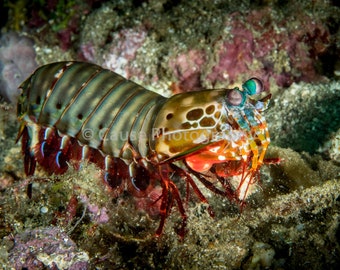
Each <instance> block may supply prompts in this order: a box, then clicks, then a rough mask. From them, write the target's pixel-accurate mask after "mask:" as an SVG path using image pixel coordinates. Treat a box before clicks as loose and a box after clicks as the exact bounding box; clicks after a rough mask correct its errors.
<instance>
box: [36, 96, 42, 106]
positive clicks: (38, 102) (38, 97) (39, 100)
mask: <svg viewBox="0 0 340 270" xmlns="http://www.w3.org/2000/svg"><path fill="white" fill-rule="evenodd" d="M40 102H41V97H40V96H37V99H36V100H35V103H37V104H38V105H39V104H40Z"/></svg>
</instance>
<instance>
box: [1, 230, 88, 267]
mask: <svg viewBox="0 0 340 270" xmlns="http://www.w3.org/2000/svg"><path fill="white" fill-rule="evenodd" d="M7 241H13V246H12V247H11V249H10V251H9V254H8V260H9V263H10V265H12V267H14V268H15V269H23V268H25V269H46V268H45V267H48V268H49V269H73V270H77V269H84V270H85V269H89V264H88V260H89V257H88V254H87V253H86V252H84V251H80V250H78V248H77V246H76V244H75V243H74V242H73V241H72V240H71V239H70V238H69V236H68V235H67V234H66V233H64V232H63V231H61V230H60V228H58V227H45V228H38V229H34V230H31V229H29V230H26V231H24V232H22V233H20V234H18V235H15V236H14V237H13V239H8V240H7Z"/></svg>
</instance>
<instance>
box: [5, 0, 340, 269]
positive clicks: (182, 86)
mask: <svg viewBox="0 0 340 270" xmlns="http://www.w3.org/2000/svg"><path fill="white" fill-rule="evenodd" d="M66 2H67V1H33V2H30V3H27V1H22V0H18V1H16V3H15V4H14V5H12V6H10V5H8V3H9V1H5V2H4V3H1V4H0V5H1V7H3V5H4V12H5V11H8V14H7V15H6V16H4V17H1V22H2V26H3V28H2V39H1V47H0V69H1V81H0V95H1V96H3V97H4V98H6V100H7V101H12V102H15V96H16V95H17V93H18V92H17V88H16V87H17V85H18V84H20V83H21V81H22V80H23V79H24V77H25V76H27V75H29V73H30V72H31V71H32V70H33V69H34V68H35V67H36V64H35V59H36V61H37V62H38V64H39V65H41V64H46V63H49V62H54V61H61V60H86V61H90V62H94V63H97V64H99V65H106V66H107V67H109V68H112V69H113V70H116V71H118V72H120V73H121V74H122V75H125V76H128V77H129V78H131V79H133V80H137V81H138V82H140V83H141V84H143V85H144V86H145V87H146V88H148V89H152V90H155V91H157V92H159V93H162V94H167V95H170V94H172V93H174V92H182V91H191V90H196V89H199V88H209V87H210V88H211V87H216V88H217V87H230V85H231V84H233V83H235V84H236V83H238V82H240V81H244V80H245V79H248V78H249V77H251V76H258V77H259V78H261V79H263V80H264V81H265V85H266V87H267V88H269V89H270V90H271V91H272V92H273V98H272V102H271V104H270V108H269V110H268V111H266V112H265V116H266V119H267V122H268V126H269V129H270V130H269V131H270V135H271V140H272V143H271V145H270V146H269V149H268V155H267V158H268V159H267V161H266V162H267V164H265V165H264V166H263V167H262V170H261V176H260V179H261V182H259V183H258V191H257V192H255V193H254V194H253V195H252V196H250V198H249V200H248V201H247V204H246V205H245V206H244V207H243V208H242V209H240V207H239V206H238V205H237V204H235V203H232V202H230V201H228V200H227V199H223V198H221V197H218V196H214V195H212V193H211V192H209V190H207V189H205V188H204V187H201V186H199V188H200V189H202V191H203V193H204V195H205V197H206V198H207V199H208V200H209V203H210V205H211V207H212V209H213V210H214V212H215V217H214V218H213V219H212V218H211V217H210V215H209V214H208V211H207V210H208V209H207V207H206V205H205V204H201V203H199V202H198V200H197V198H196V199H195V198H194V197H195V196H191V194H190V196H189V197H190V198H189V200H188V202H187V203H186V204H185V207H186V211H187V214H188V220H187V233H186V235H185V237H184V239H183V240H180V239H179V238H178V236H177V235H176V233H175V232H174V230H173V228H176V227H178V224H180V213H179V212H178V211H177V210H176V208H174V209H173V210H172V211H173V213H172V215H171V217H170V218H169V219H168V220H167V223H166V226H165V229H164V234H163V235H161V236H160V237H159V238H155V237H154V233H155V230H156V228H157V226H158V222H159V209H160V208H159V207H160V206H159V202H160V200H157V199H158V197H159V195H160V194H161V193H160V192H161V191H160V189H155V190H153V191H152V192H150V194H149V197H145V198H144V197H142V198H137V197H132V196H131V195H129V194H126V193H122V194H120V196H118V197H117V196H116V195H117V194H114V192H112V190H110V189H109V188H107V186H106V185H105V184H104V183H103V182H102V180H101V178H100V173H99V171H98V169H97V168H96V167H94V166H92V165H86V164H84V166H83V168H82V170H81V171H79V172H78V171H77V172H76V171H73V170H69V171H68V172H67V173H66V174H65V175H62V176H53V175H52V176H49V175H46V174H45V173H44V172H43V171H41V170H40V169H39V168H37V173H36V175H35V177H34V178H33V177H30V178H27V177H25V175H24V170H23V161H22V154H21V150H20V149H21V147H20V144H15V139H16V134H17V129H18V127H17V122H16V113H15V110H14V109H12V108H11V107H14V106H15V105H14V104H13V106H10V105H8V104H6V103H1V104H0V122H1V123H0V149H1V151H0V191H1V192H0V201H1V203H0V236H1V238H0V239H1V241H0V243H1V244H0V264H1V265H2V267H3V268H4V269H13V268H15V267H17V268H20V269H21V268H23V267H27V268H28V269H30V267H32V269H56V268H58V269H65V268H69V269H198V268H199V269H212V268H218V269H264V268H267V269H269V268H270V269H297V268H299V269H338V268H339V265H340V245H339V226H340V222H339V198H340V184H339V179H340V162H339V160H340V154H339V153H340V148H339V144H340V143H339V141H340V140H339V132H340V119H339V115H340V113H339V108H340V104H339V100H340V96H339V93H340V92H339V89H340V85H339V81H338V80H339V63H340V60H339V55H340V32H339V24H340V9H339V6H338V5H336V4H335V3H334V1H333V2H332V1H255V2H254V1H249V0H242V1H231V0H216V1H214V4H213V5H212V1H167V0H162V1H156V0H149V1H134V0H124V1H102V0H94V1H85V2H84V1H80V0H73V1H69V2H68V4H67V3H66ZM25 3H26V4H27V5H26V4H25ZM32 3H34V4H33V5H32ZM46 3H48V5H47V4H46ZM58 3H59V4H58ZM23 6H24V8H22V7H23ZM65 9H66V10H67V12H65ZM32 14H33V15H32ZM3 18H8V21H7V23H6V22H3V20H4V19H3ZM13 31H15V33H13ZM26 36H29V37H30V38H31V39H32V40H34V46H33V42H32V41H31V40H29V39H28V38H26ZM9 44H11V45H10V46H9ZM8 55H12V56H11V57H8ZM28 59H29V60H28ZM28 66H30V69H31V70H27V71H26V72H27V73H28V74H27V73H26V75H25V74H24V73H23V71H22V70H21V68H24V67H25V68H26V67H28ZM20 76H21V77H20ZM170 85H171V86H172V87H169V86H170ZM169 88H170V90H169ZM277 157H279V158H280V163H278V164H277V163H275V164H270V160H271V158H273V159H275V158H277ZM178 182H179V181H178ZM183 182H184V181H183ZM176 185H178V187H179V189H180V190H181V191H183V192H184V191H185V190H186V185H185V183H177V182H176ZM28 187H31V188H32V198H30V199H29V198H28V196H27V188H28ZM150 203H151V205H150ZM29 248H30V251H31V252H28V250H29ZM53 254H54V255H53ZM34 267H35V268H34ZM39 267H40V268H39Z"/></svg>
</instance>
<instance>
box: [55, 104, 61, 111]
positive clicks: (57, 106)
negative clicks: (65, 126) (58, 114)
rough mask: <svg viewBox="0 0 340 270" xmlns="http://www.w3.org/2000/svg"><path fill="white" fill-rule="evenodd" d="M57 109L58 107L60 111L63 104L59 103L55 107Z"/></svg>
mask: <svg viewBox="0 0 340 270" xmlns="http://www.w3.org/2000/svg"><path fill="white" fill-rule="evenodd" d="M55 107H56V108H57V109H58V110H60V109H61V107H62V104H61V102H58V103H57V104H56V105H55Z"/></svg>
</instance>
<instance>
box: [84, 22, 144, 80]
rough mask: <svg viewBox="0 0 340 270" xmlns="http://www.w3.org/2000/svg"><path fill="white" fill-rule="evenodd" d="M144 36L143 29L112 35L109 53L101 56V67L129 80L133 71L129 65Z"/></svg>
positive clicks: (133, 29) (131, 29) (130, 29)
mask: <svg viewBox="0 0 340 270" xmlns="http://www.w3.org/2000/svg"><path fill="white" fill-rule="evenodd" d="M146 36H147V32H146V30H145V29H143V28H128V29H123V30H121V31H119V32H117V33H114V34H113V37H112V43H111V45H110V48H109V52H108V53H105V54H104V56H103V58H104V63H103V66H104V67H106V68H108V69H110V70H112V71H115V72H117V73H119V74H121V75H122V76H124V77H126V78H130V77H131V74H132V73H133V70H132V69H131V67H129V63H130V62H131V61H132V60H134V58H135V56H136V53H137V50H138V49H139V48H140V47H141V46H142V45H143V43H144V41H145V39H146ZM85 48H86V47H85Z"/></svg>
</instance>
